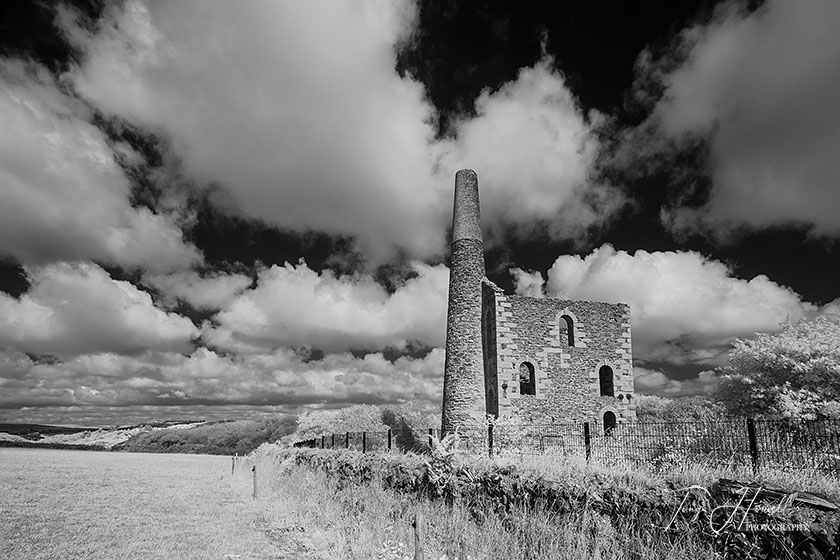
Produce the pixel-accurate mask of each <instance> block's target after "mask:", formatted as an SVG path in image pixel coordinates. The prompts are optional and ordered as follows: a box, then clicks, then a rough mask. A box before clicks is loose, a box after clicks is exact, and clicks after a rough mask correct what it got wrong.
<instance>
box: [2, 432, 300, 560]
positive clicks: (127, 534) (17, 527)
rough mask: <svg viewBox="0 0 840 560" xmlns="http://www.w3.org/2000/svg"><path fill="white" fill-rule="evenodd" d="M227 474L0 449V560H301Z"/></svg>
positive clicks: (153, 457)
mask: <svg viewBox="0 0 840 560" xmlns="http://www.w3.org/2000/svg"><path fill="white" fill-rule="evenodd" d="M230 469H231V461H230V458H229V457H220V456H208V455H159V454H143V453H132V454H128V453H106V452H94V451H70V450H47V449H43V450H42V449H14V448H0V558H2V559H3V560H41V559H51V560H54V559H86V560H88V559H91V560H92V559H103V560H105V559H107V560H119V559H173V560H175V559H184V560H188V559H196V560H198V559H201V560H207V559H231V560H233V559H237V560H248V559H265V558H277V559H280V558H290V559H291V558H299V557H301V556H300V555H298V554H297V553H296V552H295V551H294V550H291V549H290V548H289V546H290V544H289V543H287V542H286V541H285V540H282V539H278V538H276V535H277V528H276V527H268V526H266V525H265V523H264V517H263V516H262V515H261V512H260V508H261V507H263V506H262V505H261V504H260V503H259V502H254V501H253V500H252V498H251V485H250V480H249V478H248V477H244V476H240V477H236V478H232V477H231V476H230ZM292 544H295V545H296V546H297V544H299V543H292Z"/></svg>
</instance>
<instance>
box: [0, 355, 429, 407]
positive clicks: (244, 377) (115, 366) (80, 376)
mask: <svg viewBox="0 0 840 560" xmlns="http://www.w3.org/2000/svg"><path fill="white" fill-rule="evenodd" d="M443 356H444V353H443V351H442V350H439V349H436V350H433V351H432V352H431V353H429V354H428V355H427V356H426V357H424V358H421V359H410V358H400V359H398V360H396V361H395V362H393V363H392V362H389V361H387V360H385V359H384V358H383V357H382V355H381V354H369V355H367V356H365V357H364V358H356V357H354V356H352V355H351V354H332V355H328V356H325V357H324V358H323V359H322V360H319V361H312V362H303V361H301V360H300V359H299V357H298V356H297V355H296V354H295V353H294V352H292V351H291V350H288V349H285V350H279V351H277V352H272V353H266V354H254V355H244V356H236V357H229V356H221V355H218V354H216V353H215V352H213V351H211V350H207V349H205V348H199V349H197V350H195V351H194V352H193V353H192V354H191V355H182V354H175V353H168V352H154V351H149V352H145V353H142V354H138V355H135V356H125V355H120V354H114V353H98V354H86V355H81V356H77V357H75V358H73V359H71V360H68V361H66V362H63V363H57V364H46V363H42V364H34V363H31V362H29V363H28V364H27V367H26V375H25V376H17V377H15V376H12V375H8V374H7V373H6V372H5V371H4V370H2V369H0V380H3V381H4V382H5V383H4V384H3V391H2V393H0V407H3V406H4V405H5V406H8V405H14V406H18V407H19V406H21V405H25V406H34V407H68V406H76V407H85V406H92V405H95V406H101V407H113V406H118V407H132V406H134V407H136V406H152V407H155V406H178V405H182V406H187V405H193V406H194V405H201V404H204V405H206V404H215V405H219V406H224V405H231V404H241V405H245V404H248V405H270V406H286V407H297V406H302V405H314V404H322V403H323V404H330V403H333V404H347V403H355V402H371V403H377V402H382V403H386V402H389V403H405V402H412V404H413V405H416V406H417V408H418V409H420V410H424V411H426V412H431V411H433V410H434V411H439V409H440V398H441V392H442V376H443ZM4 359H6V358H5V356H4V354H2V353H0V364H3V363H4ZM8 359H9V360H12V359H13V358H12V357H10V358H8ZM94 387H95V389H94ZM112 414H113V413H112Z"/></svg>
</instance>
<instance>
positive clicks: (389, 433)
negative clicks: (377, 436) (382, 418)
mask: <svg viewBox="0 0 840 560" xmlns="http://www.w3.org/2000/svg"><path fill="white" fill-rule="evenodd" d="M388 451H391V429H390V428H388Z"/></svg>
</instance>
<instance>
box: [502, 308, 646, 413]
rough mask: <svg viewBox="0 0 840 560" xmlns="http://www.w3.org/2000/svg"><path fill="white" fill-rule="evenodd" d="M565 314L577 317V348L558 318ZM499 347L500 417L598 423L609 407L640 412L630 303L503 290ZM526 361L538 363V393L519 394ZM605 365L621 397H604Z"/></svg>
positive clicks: (622, 410)
mask: <svg viewBox="0 0 840 560" xmlns="http://www.w3.org/2000/svg"><path fill="white" fill-rule="evenodd" d="M564 314H568V315H569V316H571V317H572V318H573V319H574V322H575V325H574V331H575V332H574V335H575V336H574V338H575V341H574V342H575V345H574V346H573V347H569V344H568V337H567V335H566V333H565V328H564V327H565V322H563V321H561V319H560V317H561V316H562V315H564ZM496 347H497V351H496V353H497V371H498V373H497V380H496V382H497V386H498V399H499V401H498V402H499V415H500V416H502V417H504V416H510V415H518V416H520V417H521V418H522V419H523V420H524V421H525V422H528V423H545V422H583V421H590V422H591V421H597V422H600V421H601V418H602V417H603V414H604V412H605V411H607V410H611V411H613V412H614V413H615V414H616V416H617V417H618V419H619V421H622V420H623V419H624V420H626V419H630V418H634V417H635V412H634V408H635V407H634V405H633V403H632V395H633V362H632V348H631V343H630V313H629V307H628V306H627V305H625V304H608V303H600V302H586V301H569V300H558V299H540V298H530V297H523V296H505V295H504V294H501V293H498V292H497V293H496ZM522 361H529V362H531V363H532V364H533V365H534V367H535V376H536V394H535V395H520V394H519V381H518V379H519V378H518V376H519V364H520V363H521V362H522ZM602 365H608V366H610V367H611V368H612V369H613V374H614V377H613V379H614V386H615V395H616V396H615V397H602V396H600V385H599V379H598V371H599V369H600V367H601V366H602ZM488 381H489V380H488ZM505 384H506V385H507V387H505ZM619 394H621V395H625V398H624V399H622V400H619V399H618V398H617V397H618V395H619ZM628 394H629V395H631V399H630V400H629V404H628V399H627V398H626V395H628Z"/></svg>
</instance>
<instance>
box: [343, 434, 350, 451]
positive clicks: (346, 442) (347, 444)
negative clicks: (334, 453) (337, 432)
mask: <svg viewBox="0 0 840 560" xmlns="http://www.w3.org/2000/svg"><path fill="white" fill-rule="evenodd" d="M344 449H350V432H346V433H345V434H344Z"/></svg>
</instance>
